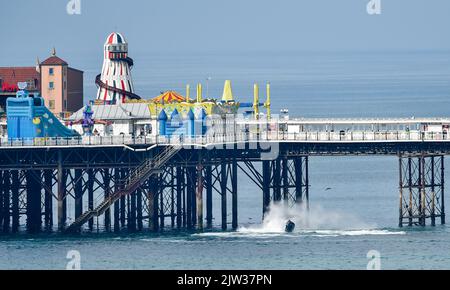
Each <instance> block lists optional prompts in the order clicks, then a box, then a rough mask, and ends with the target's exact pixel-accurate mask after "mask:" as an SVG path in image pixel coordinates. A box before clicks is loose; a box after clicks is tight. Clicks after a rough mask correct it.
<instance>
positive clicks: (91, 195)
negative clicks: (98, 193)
mask: <svg viewBox="0 0 450 290" xmlns="http://www.w3.org/2000/svg"><path fill="white" fill-rule="evenodd" d="M87 175H88V177H87V191H88V209H89V210H93V209H94V178H95V175H94V170H93V169H88V170H87ZM88 226H89V230H90V231H92V230H93V229H94V218H91V219H89V221H88Z"/></svg>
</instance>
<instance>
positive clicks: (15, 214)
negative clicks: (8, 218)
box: [11, 170, 20, 233]
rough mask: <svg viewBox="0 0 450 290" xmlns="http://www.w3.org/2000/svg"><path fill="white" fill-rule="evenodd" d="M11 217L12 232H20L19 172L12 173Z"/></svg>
mask: <svg viewBox="0 0 450 290" xmlns="http://www.w3.org/2000/svg"><path fill="white" fill-rule="evenodd" d="M11 181H12V183H11V195H12V196H11V215H12V232H13V233H16V232H18V231H19V222H20V212H19V183H20V179H19V171H18V170H13V171H12V172H11Z"/></svg>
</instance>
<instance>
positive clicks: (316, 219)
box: [237, 203, 404, 236]
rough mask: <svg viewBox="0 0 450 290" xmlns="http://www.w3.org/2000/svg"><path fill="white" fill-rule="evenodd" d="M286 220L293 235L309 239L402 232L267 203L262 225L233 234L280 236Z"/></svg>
mask: <svg viewBox="0 0 450 290" xmlns="http://www.w3.org/2000/svg"><path fill="white" fill-rule="evenodd" d="M288 220H291V221H293V222H294V223H295V230H294V234H307V235H313V236H341V235H389V234H404V232H393V231H388V230H380V229H376V227H375V225H369V224H367V223H364V222H362V221H361V220H360V219H358V218H357V217H356V216H353V215H351V214H347V213H339V212H334V211H330V210H324V209H323V208H321V207H320V206H313V207H312V208H310V210H307V209H306V208H305V207H304V206H302V205H297V206H295V207H292V208H290V207H288V206H287V205H285V204H284V203H277V204H271V205H270V208H269V211H268V212H267V213H266V215H265V217H264V221H263V223H262V224H260V225H255V226H249V227H240V228H239V229H238V231H237V232H238V233H240V234H283V233H285V226H286V222H287V221H288Z"/></svg>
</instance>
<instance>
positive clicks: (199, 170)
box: [196, 164, 203, 230]
mask: <svg viewBox="0 0 450 290" xmlns="http://www.w3.org/2000/svg"><path fill="white" fill-rule="evenodd" d="M196 199H197V228H198V229H199V230H203V165H201V164H199V165H198V166H197V192H196Z"/></svg>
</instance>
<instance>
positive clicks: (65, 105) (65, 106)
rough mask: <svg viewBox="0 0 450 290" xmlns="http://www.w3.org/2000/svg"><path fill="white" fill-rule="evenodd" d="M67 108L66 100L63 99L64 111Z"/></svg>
mask: <svg viewBox="0 0 450 290" xmlns="http://www.w3.org/2000/svg"><path fill="white" fill-rule="evenodd" d="M66 110H67V100H64V111H66Z"/></svg>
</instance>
